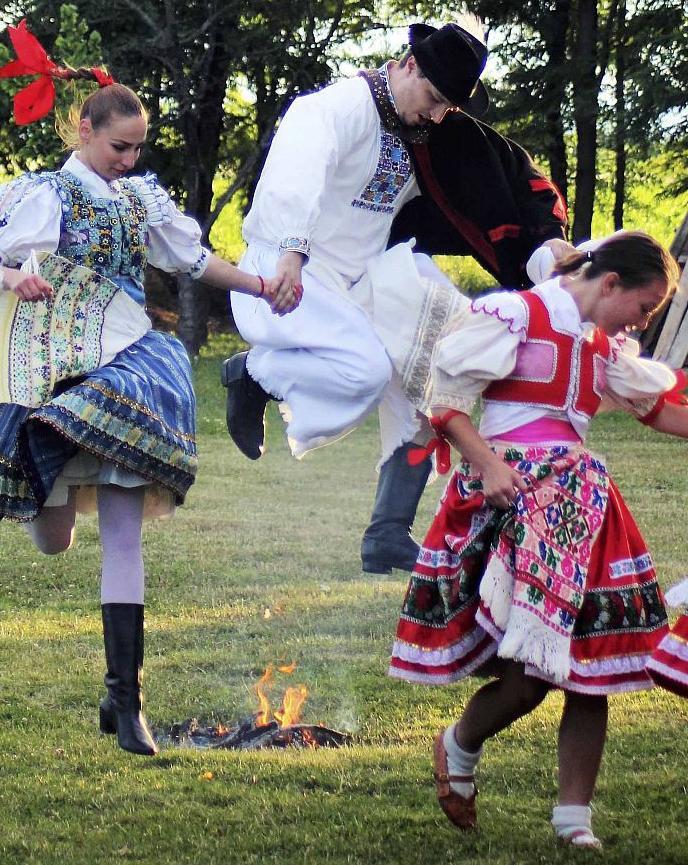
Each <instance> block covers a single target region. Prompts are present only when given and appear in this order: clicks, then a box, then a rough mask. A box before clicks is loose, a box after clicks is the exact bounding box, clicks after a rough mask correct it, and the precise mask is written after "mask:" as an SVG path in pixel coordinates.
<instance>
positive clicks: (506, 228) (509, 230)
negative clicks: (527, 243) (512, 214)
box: [487, 225, 521, 243]
mask: <svg viewBox="0 0 688 865" xmlns="http://www.w3.org/2000/svg"><path fill="white" fill-rule="evenodd" d="M520 233H521V226H520V225H498V226H497V228H493V229H491V230H490V231H488V232H487V236H488V237H489V238H490V240H491V241H492V243H498V242H499V241H500V240H504V238H505V237H518V236H519V234H520Z"/></svg>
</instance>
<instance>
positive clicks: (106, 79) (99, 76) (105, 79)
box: [91, 66, 115, 87]
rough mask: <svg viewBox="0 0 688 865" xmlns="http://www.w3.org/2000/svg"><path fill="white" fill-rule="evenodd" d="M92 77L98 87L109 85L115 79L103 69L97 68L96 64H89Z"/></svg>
mask: <svg viewBox="0 0 688 865" xmlns="http://www.w3.org/2000/svg"><path fill="white" fill-rule="evenodd" d="M91 72H92V73H93V77H94V78H95V79H96V81H97V82H98V87H109V86H110V84H114V83H115V79H114V78H113V77H112V75H110V74H109V73H108V72H106V71H105V70H104V69H99V68H98V67H97V66H91Z"/></svg>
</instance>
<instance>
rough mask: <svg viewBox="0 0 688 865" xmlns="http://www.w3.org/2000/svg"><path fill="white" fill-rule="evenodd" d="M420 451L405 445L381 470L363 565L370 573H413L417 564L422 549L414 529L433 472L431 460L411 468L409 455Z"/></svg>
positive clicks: (365, 541) (410, 445) (412, 445)
mask: <svg viewBox="0 0 688 865" xmlns="http://www.w3.org/2000/svg"><path fill="white" fill-rule="evenodd" d="M416 447H418V445H415V444H413V443H412V442H408V443H407V444H403V445H401V447H398V448H397V449H396V450H395V451H394V453H393V454H392V456H391V457H390V458H389V459H388V460H387V462H386V463H385V464H384V465H383V466H382V468H381V469H380V477H379V479H378V482H377V493H376V494H375V505H374V507H373V514H372V516H371V518H370V525H369V526H368V528H367V529H366V530H365V534H364V535H363V542H362V543H361V563H362V566H363V570H364V571H367V572H369V573H372V574H390V573H391V572H392V568H400V569H401V570H402V571H412V570H413V566H414V565H415V564H416V559H417V558H418V549H419V547H418V544H417V543H416V542H415V541H414V540H413V538H412V537H411V526H412V525H413V520H414V519H415V516H416V509H417V507H418V502H419V501H420V497H421V495H422V494H423V490H424V489H425V484H426V483H427V480H428V476H429V475H430V469H431V468H432V461H431V459H430V458H429V457H428V458H427V459H425V460H423V462H422V463H420V465H417V466H411V465H409V463H408V453H409V451H410V450H412V449H413V448H416Z"/></svg>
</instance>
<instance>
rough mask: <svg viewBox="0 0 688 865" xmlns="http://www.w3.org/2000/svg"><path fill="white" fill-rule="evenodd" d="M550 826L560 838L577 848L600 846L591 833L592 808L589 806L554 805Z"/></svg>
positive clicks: (597, 839)
mask: <svg viewBox="0 0 688 865" xmlns="http://www.w3.org/2000/svg"><path fill="white" fill-rule="evenodd" d="M552 826H554V830H555V832H556V833H557V835H558V836H559V837H560V838H564V839H565V840H569V839H570V840H571V844H573V845H575V846H577V847H595V848H599V847H601V846H602V844H601V842H600V840H599V838H596V837H595V834H594V833H593V831H592V808H590V806H589V805H555V807H554V808H553V809H552Z"/></svg>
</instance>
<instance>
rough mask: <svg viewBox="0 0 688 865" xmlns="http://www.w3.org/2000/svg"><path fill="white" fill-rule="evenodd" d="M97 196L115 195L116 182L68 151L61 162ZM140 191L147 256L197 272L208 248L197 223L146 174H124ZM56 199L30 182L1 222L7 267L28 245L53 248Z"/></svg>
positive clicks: (48, 188)
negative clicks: (146, 235)
mask: <svg viewBox="0 0 688 865" xmlns="http://www.w3.org/2000/svg"><path fill="white" fill-rule="evenodd" d="M63 169H64V170H65V171H69V172H70V173H71V174H73V175H74V176H75V177H78V178H79V180H80V181H81V182H82V183H83V184H84V186H85V188H86V189H87V190H88V191H89V192H90V193H91V194H92V195H95V196H98V197H99V198H109V199H115V198H117V197H118V196H119V195H120V194H121V193H120V189H119V182H118V181H116V180H115V181H112V182H110V183H108V182H107V181H106V180H104V179H103V178H102V177H100V176H99V175H98V174H96V173H95V172H93V171H91V169H90V168H88V167H87V166H86V165H84V163H83V162H81V161H80V160H79V158H78V155H77V154H76V153H72V155H71V156H70V157H69V159H68V160H67V161H66V163H65V164H64V166H63ZM128 180H130V181H131V182H132V183H133V184H134V185H135V187H136V189H137V192H139V193H140V195H141V198H142V199H143V202H144V204H145V206H146V211H147V215H148V260H149V262H150V263H151V264H152V265H153V266H154V267H158V268H160V269H161V270H165V271H167V272H168V273H189V274H190V275H191V276H193V277H194V278H195V279H198V278H199V277H200V276H202V274H203V272H204V271H205V268H206V266H207V261H208V251H207V250H206V249H204V247H203V246H202V245H201V230H200V227H199V225H198V223H197V222H196V221H195V220H194V219H192V218H191V217H189V216H185V215H184V214H183V213H182V212H181V211H180V210H179V209H178V208H177V207H176V205H175V204H174V202H173V201H172V200H171V199H170V197H169V195H168V194H167V193H166V192H165V190H164V189H163V188H162V187H161V186H160V185H159V184H158V183H157V182H156V181H155V180H154V179H153V178H152V177H151V176H148V177H131V178H128ZM61 215H62V209H61V201H60V197H59V195H58V194H57V192H56V191H55V189H54V188H53V186H52V185H51V184H50V183H41V182H38V181H37V182H35V183H33V184H31V183H29V184H28V185H27V187H26V189H25V191H24V194H23V195H22V198H21V200H20V201H18V202H17V203H16V204H15V206H14V207H13V209H12V211H11V213H9V214H8V218H7V222H6V224H5V225H0V260H2V261H3V262H5V263H6V264H8V265H18V264H21V263H22V262H24V261H25V260H26V259H27V258H28V256H29V254H30V253H31V250H32V249H35V250H38V251H47V252H55V251H56V250H57V247H58V244H59V241H60V223H61Z"/></svg>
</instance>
